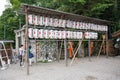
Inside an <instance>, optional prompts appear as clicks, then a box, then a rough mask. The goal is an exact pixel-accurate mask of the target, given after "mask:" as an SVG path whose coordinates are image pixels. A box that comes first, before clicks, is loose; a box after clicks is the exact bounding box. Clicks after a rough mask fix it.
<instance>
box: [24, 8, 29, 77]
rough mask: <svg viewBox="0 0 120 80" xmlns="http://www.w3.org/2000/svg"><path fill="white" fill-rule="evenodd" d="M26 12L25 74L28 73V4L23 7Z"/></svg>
mask: <svg viewBox="0 0 120 80" xmlns="http://www.w3.org/2000/svg"><path fill="white" fill-rule="evenodd" d="M25 12H26V28H25V39H26V40H25V46H26V59H27V61H26V63H27V75H29V55H28V6H27V7H26V8H25Z"/></svg>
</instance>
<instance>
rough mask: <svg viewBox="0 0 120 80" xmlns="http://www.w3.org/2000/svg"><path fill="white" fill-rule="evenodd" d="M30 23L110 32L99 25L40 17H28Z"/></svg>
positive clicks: (105, 27)
mask: <svg viewBox="0 0 120 80" xmlns="http://www.w3.org/2000/svg"><path fill="white" fill-rule="evenodd" d="M28 22H29V24H31V25H40V26H53V27H68V28H75V29H86V30H87V29H88V30H95V31H108V26H105V25H97V24H93V23H85V22H79V21H72V20H64V19H57V18H51V17H45V16H38V15H32V14H29V15H28Z"/></svg>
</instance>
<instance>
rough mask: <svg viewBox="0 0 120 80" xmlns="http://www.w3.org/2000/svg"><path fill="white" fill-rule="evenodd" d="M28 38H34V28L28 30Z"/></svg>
mask: <svg viewBox="0 0 120 80" xmlns="http://www.w3.org/2000/svg"><path fill="white" fill-rule="evenodd" d="M28 37H29V38H33V28H29V29H28Z"/></svg>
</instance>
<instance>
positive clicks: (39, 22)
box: [38, 16, 44, 26]
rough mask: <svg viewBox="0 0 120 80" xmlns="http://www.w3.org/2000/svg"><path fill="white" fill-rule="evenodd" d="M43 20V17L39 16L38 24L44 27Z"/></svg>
mask: <svg viewBox="0 0 120 80" xmlns="http://www.w3.org/2000/svg"><path fill="white" fill-rule="evenodd" d="M43 20H44V19H43V16H39V21H38V24H39V25H41V26H42V25H43Z"/></svg>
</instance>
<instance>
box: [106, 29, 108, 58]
mask: <svg viewBox="0 0 120 80" xmlns="http://www.w3.org/2000/svg"><path fill="white" fill-rule="evenodd" d="M106 57H108V31H107V32H106Z"/></svg>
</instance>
